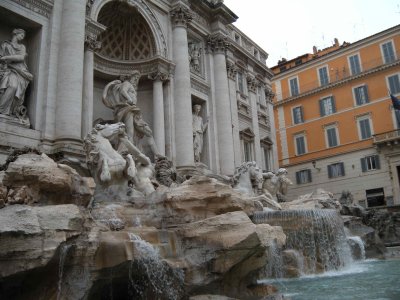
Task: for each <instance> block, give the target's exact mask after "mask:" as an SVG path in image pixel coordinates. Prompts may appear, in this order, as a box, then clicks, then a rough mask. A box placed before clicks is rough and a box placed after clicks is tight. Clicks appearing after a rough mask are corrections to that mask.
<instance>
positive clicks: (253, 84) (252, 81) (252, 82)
mask: <svg viewBox="0 0 400 300" xmlns="http://www.w3.org/2000/svg"><path fill="white" fill-rule="evenodd" d="M246 80H247V88H248V89H249V91H250V92H253V93H256V92H257V87H258V85H259V84H258V80H257V79H256V78H255V77H254V76H253V75H251V74H247V77H246Z"/></svg>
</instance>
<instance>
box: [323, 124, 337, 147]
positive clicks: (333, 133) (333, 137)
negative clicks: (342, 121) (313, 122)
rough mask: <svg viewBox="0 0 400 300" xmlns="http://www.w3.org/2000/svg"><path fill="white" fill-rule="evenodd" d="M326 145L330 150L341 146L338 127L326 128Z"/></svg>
mask: <svg viewBox="0 0 400 300" xmlns="http://www.w3.org/2000/svg"><path fill="white" fill-rule="evenodd" d="M325 137H326V145H327V147H328V148H331V147H336V146H337V145H339V141H338V134H337V127H336V126H330V127H326V128H325Z"/></svg>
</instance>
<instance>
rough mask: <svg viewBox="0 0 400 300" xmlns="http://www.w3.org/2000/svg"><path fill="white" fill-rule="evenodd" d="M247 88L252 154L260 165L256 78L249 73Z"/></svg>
mask: <svg viewBox="0 0 400 300" xmlns="http://www.w3.org/2000/svg"><path fill="white" fill-rule="evenodd" d="M246 79H247V88H248V90H249V96H250V105H251V116H252V118H251V119H252V123H253V132H254V154H255V161H256V162H257V165H258V166H259V167H261V166H262V157H261V144H260V126H259V125H258V109H257V87H258V81H257V79H256V78H255V77H254V76H253V75H251V74H248V75H247V78H246Z"/></svg>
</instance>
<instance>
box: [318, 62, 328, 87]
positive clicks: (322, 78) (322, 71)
mask: <svg viewBox="0 0 400 300" xmlns="http://www.w3.org/2000/svg"><path fill="white" fill-rule="evenodd" d="M318 77H319V83H320V85H321V86H324V85H327V84H329V77H328V68H327V67H322V68H319V69H318Z"/></svg>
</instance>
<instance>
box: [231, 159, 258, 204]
mask: <svg viewBox="0 0 400 300" xmlns="http://www.w3.org/2000/svg"><path fill="white" fill-rule="evenodd" d="M232 179H233V188H234V189H235V190H238V191H240V192H243V193H246V194H248V195H250V196H255V195H257V194H258V190H261V187H262V183H263V175H262V172H261V170H260V168H259V167H258V166H257V163H256V162H255V161H248V162H244V163H242V164H241V165H240V166H239V167H238V168H236V170H235V174H234V175H233V178H232Z"/></svg>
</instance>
